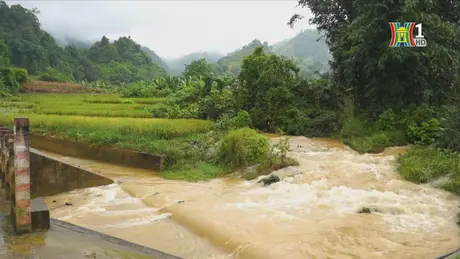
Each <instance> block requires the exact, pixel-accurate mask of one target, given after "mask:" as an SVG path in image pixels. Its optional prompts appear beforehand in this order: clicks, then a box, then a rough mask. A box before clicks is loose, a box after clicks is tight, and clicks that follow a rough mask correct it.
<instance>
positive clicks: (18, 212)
mask: <svg viewBox="0 0 460 259" xmlns="http://www.w3.org/2000/svg"><path fill="white" fill-rule="evenodd" d="M29 147H30V145H29V119H28V118H14V123H13V130H11V129H9V128H7V127H6V126H5V125H4V124H3V123H0V176H1V183H2V187H4V189H5V196H6V197H5V198H6V199H7V200H9V201H10V204H11V208H10V216H11V221H12V223H13V227H14V229H15V231H16V233H17V234H22V233H28V232H31V231H32V220H31V202H30V161H29Z"/></svg>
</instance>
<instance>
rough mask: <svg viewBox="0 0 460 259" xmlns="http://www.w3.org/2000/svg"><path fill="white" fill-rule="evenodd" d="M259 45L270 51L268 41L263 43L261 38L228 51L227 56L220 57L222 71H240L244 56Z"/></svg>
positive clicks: (219, 65)
mask: <svg viewBox="0 0 460 259" xmlns="http://www.w3.org/2000/svg"><path fill="white" fill-rule="evenodd" d="M258 47H263V48H264V49H265V51H267V52H268V51H270V47H269V46H268V43H267V42H264V43H262V42H260V40H258V39H255V40H253V41H252V42H250V43H249V44H248V45H246V46H243V47H242V48H241V49H238V50H235V51H233V52H231V53H228V54H227V55H226V56H225V57H222V58H221V59H219V60H218V61H217V64H218V67H219V68H220V69H221V71H220V72H229V73H239V72H240V70H241V62H242V61H243V58H244V57H245V56H247V55H249V54H251V53H252V52H253V51H254V50H255V49H256V48H258Z"/></svg>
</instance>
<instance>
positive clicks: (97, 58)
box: [0, 1, 165, 84]
mask: <svg viewBox="0 0 460 259" xmlns="http://www.w3.org/2000/svg"><path fill="white" fill-rule="evenodd" d="M38 12H39V11H38V10H36V9H33V10H28V9H25V8H23V7H22V6H21V5H12V6H8V5H7V4H6V3H5V2H3V1H2V2H0V13H1V15H0V39H1V40H2V42H3V43H4V44H5V45H6V47H7V49H8V56H9V60H10V63H11V65H13V66H16V67H20V68H24V69H26V70H27V71H28V72H29V74H30V75H34V76H37V78H38V79H41V80H47V81H90V82H91V81H96V80H98V79H101V80H105V81H107V82H110V83H115V84H122V83H129V82H134V81H137V80H148V79H152V78H154V77H156V76H160V75H164V74H165V70H164V69H163V68H162V67H161V66H160V65H159V64H156V63H154V62H153V61H152V56H149V55H147V54H146V53H145V52H144V51H143V50H142V47H141V46H140V45H139V44H137V43H136V42H134V41H133V40H132V39H131V38H130V37H121V38H119V39H118V40H115V41H113V42H110V41H109V39H108V38H106V37H105V36H103V37H102V38H101V40H100V41H98V42H95V43H94V44H92V45H91V46H90V48H88V49H84V48H78V47H77V46H75V45H68V46H66V47H64V48H62V47H60V46H59V44H58V43H57V42H56V40H55V39H54V38H53V37H52V36H51V35H50V34H49V33H48V32H46V31H44V30H42V29H41V28H40V23H39V20H38V18H37V16H36V15H37V14H38Z"/></svg>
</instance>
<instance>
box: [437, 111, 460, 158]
mask: <svg viewBox="0 0 460 259" xmlns="http://www.w3.org/2000/svg"><path fill="white" fill-rule="evenodd" d="M446 110H447V111H446V116H445V117H444V118H442V119H441V122H440V130H439V132H438V135H437V143H436V144H437V146H438V147H442V148H447V149H451V150H454V151H460V108H458V107H454V108H450V109H446Z"/></svg>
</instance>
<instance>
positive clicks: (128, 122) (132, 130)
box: [0, 114, 212, 139]
mask: <svg viewBox="0 0 460 259" xmlns="http://www.w3.org/2000/svg"><path fill="white" fill-rule="evenodd" d="M14 117H28V118H29V120H30V122H31V130H32V131H34V130H39V131H47V132H53V133H65V132H68V131H69V130H81V131H82V133H88V131H91V132H97V131H101V132H110V133H112V134H114V135H117V134H135V135H138V136H142V137H149V138H157V137H159V138H164V139H170V138H175V137H179V136H185V135H189V134H192V133H199V132H206V131H208V130H209V129H210V127H211V125H212V122H210V121H206V120H194V119H157V118H150V119H138V118H108V117H85V116H58V115H41V114H0V120H1V121H3V122H4V123H6V124H8V125H10V124H12V122H13V118H14Z"/></svg>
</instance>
